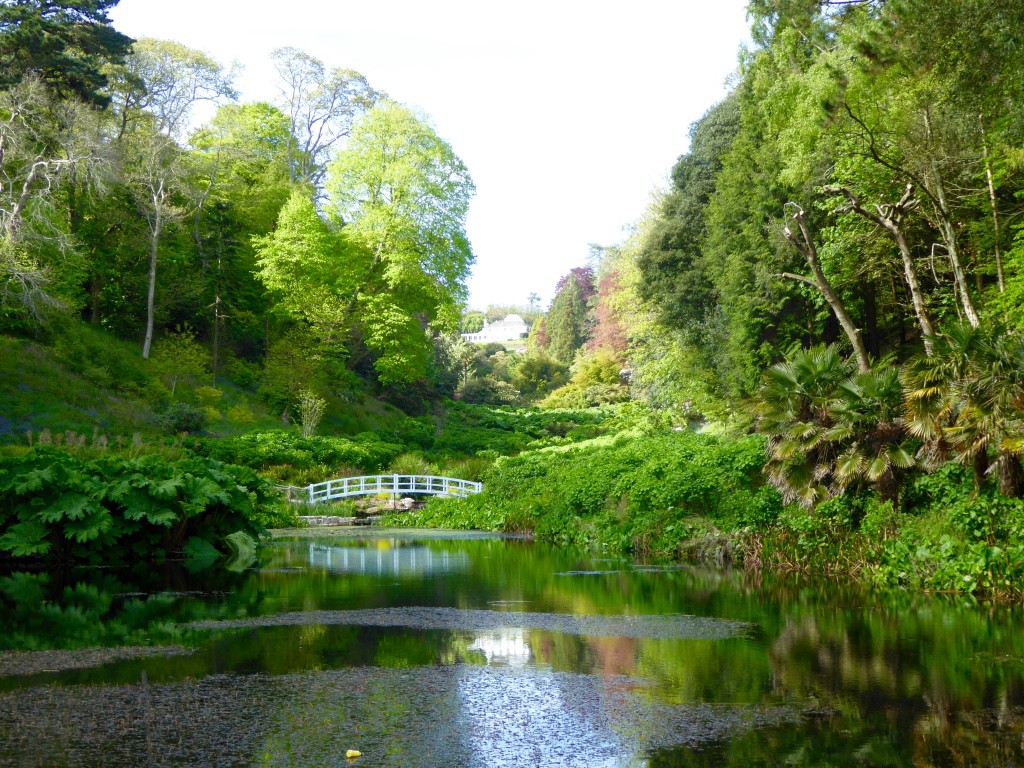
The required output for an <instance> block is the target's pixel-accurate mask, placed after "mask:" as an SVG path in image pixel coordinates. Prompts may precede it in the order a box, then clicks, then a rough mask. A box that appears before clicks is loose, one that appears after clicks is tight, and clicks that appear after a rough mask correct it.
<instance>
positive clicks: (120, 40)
mask: <svg viewBox="0 0 1024 768" xmlns="http://www.w3.org/2000/svg"><path fill="white" fill-rule="evenodd" d="M117 3H118V0H6V2H4V3H3V4H0V89H4V90H6V89H8V88H11V87H12V86H14V85H16V84H18V83H20V82H21V81H22V80H23V79H24V78H25V77H33V78H37V79H38V80H39V81H40V82H42V83H43V84H44V85H45V86H46V88H47V89H48V90H50V92H51V93H53V94H54V95H56V96H58V97H66V96H73V97H76V98H78V99H81V100H82V101H84V102H87V103H90V104H93V105H95V106H99V107H104V106H106V105H107V104H108V103H109V101H110V98H109V96H107V94H106V93H104V88H105V87H106V85H107V78H106V77H105V75H104V74H103V71H102V69H103V65H104V64H106V63H120V62H121V61H123V60H124V57H125V56H127V55H128V53H129V51H130V49H131V45H132V39H131V38H130V37H128V36H126V35H123V34H121V33H120V32H118V31H117V30H115V29H114V28H113V27H112V26H110V18H109V17H108V16H107V11H108V10H109V9H110V8H112V7H113V6H115V5H117Z"/></svg>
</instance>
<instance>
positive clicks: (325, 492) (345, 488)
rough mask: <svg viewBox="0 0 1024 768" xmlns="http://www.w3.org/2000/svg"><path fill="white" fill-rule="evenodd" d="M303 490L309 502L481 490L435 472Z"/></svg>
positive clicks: (369, 477) (346, 481)
mask: <svg viewBox="0 0 1024 768" xmlns="http://www.w3.org/2000/svg"><path fill="white" fill-rule="evenodd" d="M304 490H306V491H307V494H308V496H307V498H306V499H305V500H306V501H307V502H308V503H310V504H318V503H320V502H322V501H334V500H336V499H346V498H350V497H352V496H370V495H373V494H377V493H387V494H391V495H394V496H397V495H400V494H407V495H408V494H417V495H419V494H428V495H432V496H468V495H469V494H471V493H480V491H482V490H483V483H477V482H473V481H472V480H460V479H459V478H457V477H440V476H438V475H394V474H392V475H363V476H361V477H340V478H338V479H337V480H327V481H325V482H323V483H313V484H312V485H309V486H307V487H306V488H305V489H304Z"/></svg>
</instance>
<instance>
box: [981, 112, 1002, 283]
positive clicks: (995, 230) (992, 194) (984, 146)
mask: <svg viewBox="0 0 1024 768" xmlns="http://www.w3.org/2000/svg"><path fill="white" fill-rule="evenodd" d="M978 122H979V123H981V150H982V157H984V158H985V178H986V179H987V181H988V201H989V204H990V205H991V206H992V234H993V245H992V250H993V252H994V254H995V258H996V280H997V281H998V283H999V292H1000V293H1004V292H1005V291H1006V281H1005V280H1004V279H1003V255H1002V251H1001V250H1000V248H999V209H998V207H996V187H995V184H994V183H993V181H992V163H991V161H990V160H989V156H988V138H987V137H986V135H985V120H984V117H983V116H982V115H978Z"/></svg>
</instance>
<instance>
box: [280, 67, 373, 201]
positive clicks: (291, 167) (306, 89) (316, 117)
mask: <svg viewBox="0 0 1024 768" xmlns="http://www.w3.org/2000/svg"><path fill="white" fill-rule="evenodd" d="M271 58H272V59H273V61H274V67H275V68H276V69H277V74H278V76H279V77H280V78H281V80H280V87H281V107H282V110H283V111H284V113H285V114H286V115H287V116H288V120H289V122H290V130H289V134H288V135H289V142H288V171H289V174H290V176H289V178H290V179H291V181H292V182H293V183H299V184H311V185H313V186H314V187H315V188H317V189H319V188H320V186H321V184H322V183H323V180H324V176H325V174H326V171H327V165H328V163H329V161H330V159H331V153H332V152H333V151H334V149H335V147H336V146H337V145H338V143H339V142H340V141H341V140H342V139H344V138H345V137H347V136H348V135H349V134H350V133H351V131H352V126H353V124H354V123H355V120H356V118H358V117H359V116H360V115H362V114H363V113H365V112H366V111H367V110H368V109H370V108H371V107H372V106H373V105H374V104H376V103H377V102H378V101H380V100H381V99H382V98H383V97H384V96H383V94H381V93H379V92H377V91H375V90H373V88H371V87H370V85H369V83H368V82H367V81H366V78H365V77H363V76H362V75H361V74H359V73H358V72H355V71H353V70H351V69H332V70H330V71H329V72H328V70H327V68H326V67H325V66H324V63H323V62H322V61H320V60H319V59H317V58H314V57H313V56H310V55H309V54H307V53H303V52H302V51H300V50H297V49H295V48H278V49H276V50H275V51H274V52H273V53H272V54H271Z"/></svg>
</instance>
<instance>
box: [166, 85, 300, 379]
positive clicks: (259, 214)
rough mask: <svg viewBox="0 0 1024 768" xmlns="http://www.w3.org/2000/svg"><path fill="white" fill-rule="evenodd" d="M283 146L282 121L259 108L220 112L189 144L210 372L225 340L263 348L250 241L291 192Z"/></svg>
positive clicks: (267, 228)
mask: <svg viewBox="0 0 1024 768" xmlns="http://www.w3.org/2000/svg"><path fill="white" fill-rule="evenodd" d="M288 141H289V137H288V118H287V117H286V116H285V115H284V114H283V113H282V112H281V111H280V110H278V109H277V108H276V107H274V106H272V105H270V104H268V103H264V102H260V103H254V104H242V105H236V104H225V105H223V106H221V107H220V108H219V109H218V110H217V113H216V114H215V115H214V117H213V118H212V119H211V120H210V122H209V123H207V124H206V125H204V126H203V127H202V128H200V130H199V131H197V132H196V133H195V134H194V135H193V136H192V139H191V142H190V143H191V145H192V151H191V152H190V153H189V154H188V156H187V157H186V158H185V162H186V165H187V169H186V170H187V174H188V176H189V177H190V179H189V183H188V184H187V185H186V187H185V189H186V193H188V194H189V197H190V204H191V207H192V211H193V213H192V239H193V242H194V243H195V247H196V255H197V257H198V266H199V268H200V270H201V272H202V275H203V278H204V279H203V289H204V296H203V306H205V307H206V308H207V309H208V310H210V312H209V313H208V314H207V316H208V317H211V319H212V343H213V350H212V352H213V368H214V372H216V371H217V370H218V367H219V361H220V357H221V356H220V349H221V346H222V345H223V344H224V343H225V340H226V341H227V343H233V344H234V346H235V348H236V349H242V350H245V351H247V352H248V353H249V354H250V355H251V354H253V353H254V352H255V351H256V350H257V349H261V348H264V347H265V345H264V344H261V341H265V333H266V322H265V321H266V314H267V309H268V304H269V302H268V297H267V296H266V292H265V290H264V287H263V285H262V283H261V281H260V280H259V279H258V278H257V277H256V274H255V273H256V255H255V250H254V247H253V238H259V237H264V236H266V235H268V234H269V233H270V232H272V231H273V229H274V227H275V225H276V222H277V219H278V215H279V213H280V211H281V209H282V207H283V206H284V204H285V202H286V201H287V200H288V198H289V196H290V194H291V192H292V189H291V185H290V184H289V180H288V163H287V146H288Z"/></svg>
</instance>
